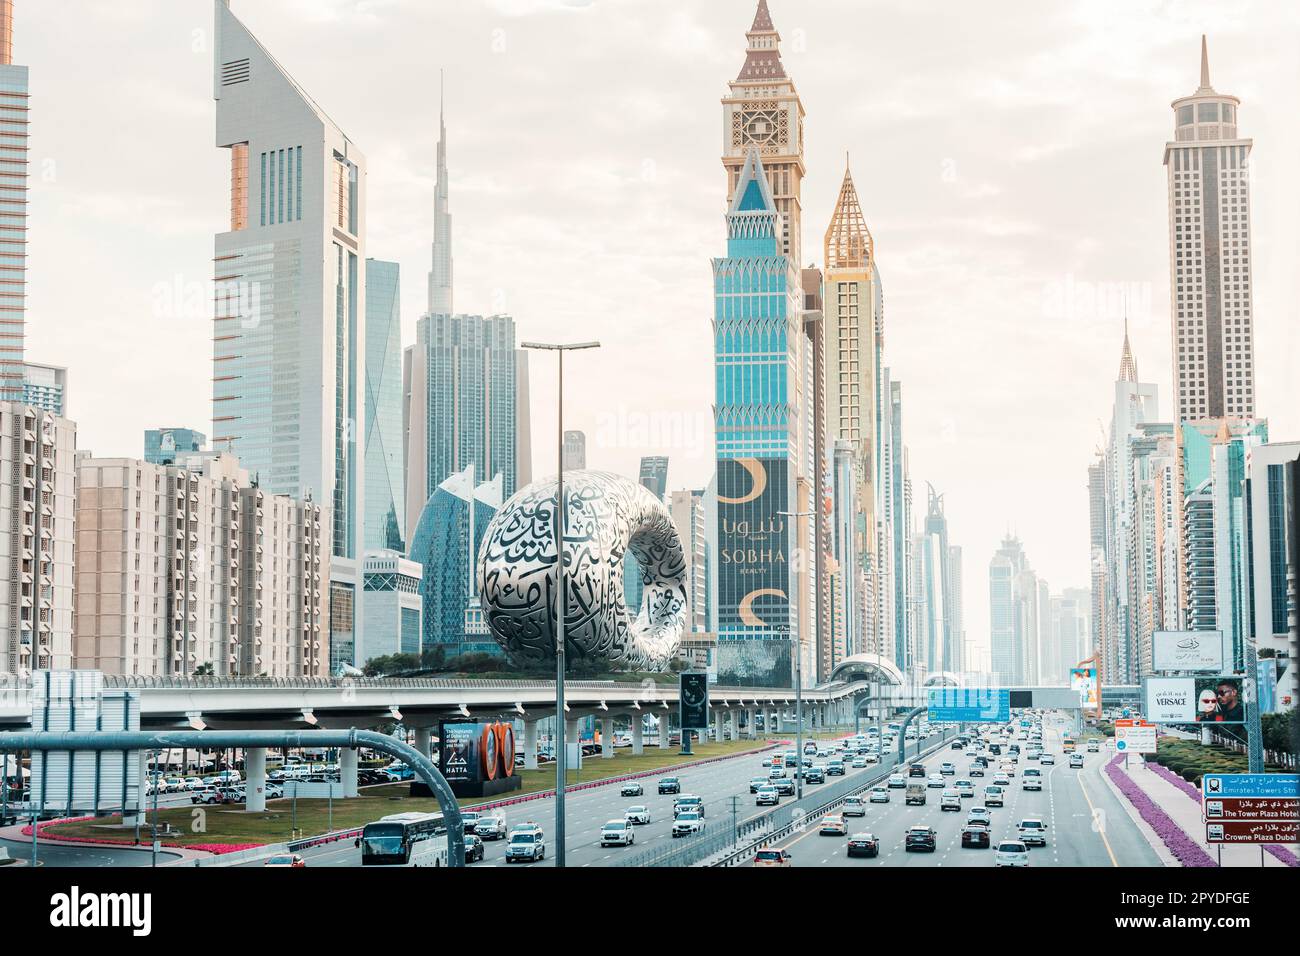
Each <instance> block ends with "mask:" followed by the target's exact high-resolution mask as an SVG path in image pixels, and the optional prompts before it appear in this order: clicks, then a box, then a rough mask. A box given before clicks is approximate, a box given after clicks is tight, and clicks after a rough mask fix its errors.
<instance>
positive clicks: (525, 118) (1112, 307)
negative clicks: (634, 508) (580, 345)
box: [15, 0, 1300, 644]
mask: <svg viewBox="0 0 1300 956" xmlns="http://www.w3.org/2000/svg"><path fill="white" fill-rule="evenodd" d="M233 6H234V9H235V11H236V13H238V14H239V15H240V16H241V17H242V18H243V19H244V20H245V21H246V22H247V23H248V24H249V26H250V27H251V29H252V30H253V32H254V33H256V34H257V35H258V36H259V38H260V39H261V40H262V41H263V42H264V43H265V44H266V45H267V46H268V48H270V49H271V50H272V51H273V52H274V53H275V55H276V56H277V58H278V59H279V60H280V61H281V63H283V64H284V65H285V66H286V68H288V69H289V70H290V72H292V73H293V74H294V75H295V76H296V77H297V79H298V80H299V81H300V82H301V83H302V84H303V85H304V86H305V87H306V88H307V89H308V90H310V91H312V93H313V95H314V97H315V98H316V99H317V100H318V102H320V103H321V104H322V105H323V106H324V107H325V109H326V110H327V111H328V112H329V113H330V114H331V116H332V117H333V118H334V119H335V120H336V121H337V122H338V123H339V124H340V125H341V126H342V127H343V128H344V130H346V131H347V133H348V134H349V136H350V137H351V138H352V139H353V140H354V141H355V142H356V143H358V144H359V145H360V146H361V148H362V150H363V151H364V152H365V153H366V155H367V156H368V159H369V182H368V187H369V198H370V207H369V229H370V232H369V235H368V237H367V241H368V245H369V254H370V255H372V256H376V257H379V258H389V259H396V260H398V261H400V262H401V264H402V268H403V280H404V289H403V309H404V323H405V325H406V329H407V337H408V339H409V338H410V337H412V336H413V328H414V322H415V318H416V316H417V315H418V313H419V311H420V309H421V308H422V306H423V304H424V291H423V289H424V281H425V272H426V270H427V261H428V241H429V237H430V235H431V232H432V197H433V190H434V175H433V157H434V146H435V141H436V137H437V94H438V70H439V68H440V67H441V68H445V69H446V71H447V102H448V110H449V123H450V133H451V140H450V163H451V174H452V186H451V189H452V192H451V197H452V198H451V201H452V208H453V212H454V215H455V229H456V249H455V255H456V267H457V285H456V296H457V306H458V308H459V309H461V310H463V311H480V312H485V313H486V312H497V311H509V312H511V313H513V314H514V316H515V317H516V319H517V322H518V328H519V332H520V335H521V337H522V338H535V339H542V340H579V339H589V338H599V339H600V340H601V341H602V342H603V343H604V348H603V350H602V351H601V352H599V353H589V354H588V355H586V356H583V357H580V358H575V359H574V360H573V364H572V365H571V376H569V377H568V382H567V384H568V389H569V392H568V394H569V395H570V401H569V404H568V416H567V417H568V423H569V424H570V425H571V427H577V428H582V429H584V430H585V431H586V432H587V434H588V436H589V444H590V452H589V456H588V463H589V465H591V466H593V467H607V468H611V469H614V470H618V471H621V472H624V473H626V474H632V475H634V474H635V473H636V467H637V460H638V458H639V457H640V456H641V455H642V454H654V453H667V454H669V455H670V456H671V459H672V460H671V471H670V475H669V480H670V484H671V486H673V487H684V486H688V485H692V486H699V485H703V484H704V483H705V482H706V480H707V478H708V476H709V473H710V471H711V459H712V435H711V430H710V425H709V421H710V417H709V416H710V403H711V401H712V397H713V396H712V391H713V385H712V381H713V380H712V350H711V340H710V332H709V318H710V313H711V303H710V268H709V257H710V256H713V255H716V254H718V253H719V252H720V251H721V250H722V248H723V231H722V225H723V224H722V218H721V213H722V202H723V189H724V179H723V172H722V168H721V165H720V162H719V155H720V151H721V108H720V106H719V103H718V100H719V98H720V97H721V95H722V94H723V92H724V90H725V83H726V81H727V80H728V79H730V78H732V77H733V76H734V75H735V74H736V72H737V70H738V69H739V67H740V64H741V62H742V61H743V48H744V36H743V33H744V30H745V29H746V28H747V27H748V25H749V23H750V20H751V18H752V15H753V9H754V3H753V0H707V2H706V0H256V2H254V0H233ZM17 7H18V9H17V22H16V43H15V51H16V56H15V59H16V61H17V62H20V63H25V64H28V65H29V66H30V67H31V73H32V79H31V82H32V92H33V98H32V106H33V114H32V123H33V125H32V132H33V139H32V147H33V153H32V156H33V165H32V174H33V184H32V185H33V188H32V196H31V201H32V205H31V213H32V221H31V245H30V250H29V252H30V257H31V258H30V263H31V284H30V290H29V291H30V297H29V304H30V309H31V314H30V324H29V332H28V335H29V339H28V346H29V354H30V356H31V357H32V358H33V359H36V360H43V361H50V362H54V363H57V364H64V365H67V366H69V367H70V369H71V376H72V391H71V396H70V398H71V414H72V417H73V418H75V419H76V420H77V421H78V423H79V428H80V438H79V444H80V445H81V446H82V447H83V448H89V449H92V450H93V451H95V452H96V453H99V454H140V453H141V431H142V430H143V429H144V428H145V427H148V426H151V425H158V424H168V425H192V426H195V427H199V428H203V429H205V430H207V426H208V424H209V418H210V414H211V412H210V404H209V397H210V393H209V386H208V380H209V377H210V371H209V369H210V355H211V345H210V341H209V337H210V331H209V329H210V326H209V322H208V319H207V316H208V305H207V301H208V292H207V289H206V288H205V287H204V283H205V282H206V281H207V279H208V277H209V275H210V260H211V256H212V234H213V233H214V232H215V231H217V230H218V229H220V228H223V223H224V222H225V221H226V218H227V215H228V212H227V211H228V192H227V189H228V186H227V177H228V169H227V167H226V157H225V154H224V153H223V152H221V151H218V150H217V149H215V148H214V147H213V104H212V99H211V76H212V66H211V24H212V4H211V3H210V2H208V0H125V2H119V3H101V2H99V0H40V2H36V0H20V2H19V3H18V5H17ZM771 9H772V15H773V17H774V19H775V22H776V25H777V28H778V29H779V30H780V31H781V32H782V34H783V36H784V38H785V42H784V58H785V63H786V66H787V69H788V70H789V72H790V73H791V74H792V75H793V77H794V79H795V81H796V84H797V86H798V88H799V90H800V92H801V94H802V96H803V100H804V104H805V107H806V109H807V114H808V116H807V145H808V149H807V163H808V177H807V179H806V181H805V184H804V194H803V201H804V210H805V223H804V225H805V228H804V249H805V256H804V258H805V259H818V260H819V259H820V258H821V256H820V251H821V236H822V233H823V232H824V229H825V223H826V219H827V217H828V216H829V213H830V211H831V207H832V205H833V203H834V199H835V194H836V191H837V189H838V186H839V181H840V177H841V175H842V172H843V163H844V153H845V151H846V150H848V151H850V152H851V153H852V157H853V170H854V174H855V179H856V182H857V185H858V190H859V193H860V195H861V199H862V203H863V207H864V210H865V212H866V215H867V219H868V224H869V226H870V228H871V230H872V233H873V234H874V236H875V241H876V252H877V259H878V262H879V265H880V269H881V272H882V275H883V277H884V280H885V292H886V316H887V333H886V334H887V349H888V360H889V363H890V364H891V365H892V367H893V369H894V374H895V376H896V377H897V378H899V379H901V380H902V381H903V383H904V397H905V402H906V405H905V427H906V430H907V440H908V442H909V444H910V446H911V455H912V458H911V461H912V474H913V477H914V479H915V480H916V482H917V486H918V489H922V488H923V487H924V485H923V483H924V481H927V480H928V481H932V482H933V483H934V484H935V485H936V486H937V487H938V488H939V489H940V490H941V491H943V492H945V493H946V494H947V499H946V501H947V508H948V514H949V518H950V523H951V535H952V539H953V541H954V542H956V543H959V544H961V545H963V546H964V547H965V551H966V575H965V587H966V593H967V596H968V597H967V605H968V608H967V620H966V626H967V630H968V632H969V634H970V636H971V637H972V638H973V639H975V640H976V641H978V642H979V643H981V644H984V643H986V634H987V628H988V612H987V584H986V581H987V577H986V570H985V569H986V566H987V561H988V559H989V557H990V556H991V554H992V552H993V550H994V549H995V548H996V546H997V544H998V541H999V539H1000V537H1001V535H1002V534H1003V533H1004V531H1005V530H1006V529H1007V528H1009V527H1010V528H1014V529H1015V530H1016V531H1017V532H1018V534H1019V535H1020V537H1021V538H1022V539H1023V540H1024V541H1025V545H1026V549H1027V552H1028V555H1029V558H1030V560H1031V562H1032V563H1033V564H1034V566H1035V567H1036V568H1037V569H1038V570H1039V571H1040V573H1042V574H1043V575H1044V576H1045V577H1046V578H1047V579H1048V580H1049V581H1050V583H1051V584H1052V586H1053V588H1054V589H1055V588H1060V587H1063V586H1083V585H1086V584H1087V581H1088V565H1087V556H1088V542H1087V501H1086V493H1085V480H1086V472H1085V469H1086V467H1087V465H1088V463H1089V461H1090V458H1091V455H1092V450H1093V448H1094V446H1095V445H1096V444H1097V442H1098V441H1099V432H1100V426H1099V424H1098V422H1099V420H1100V419H1104V418H1107V417H1108V415H1109V403H1110V392H1111V384H1110V383H1111V381H1112V380H1113V378H1114V376H1115V371H1116V368H1117V366H1118V362H1119V351H1120V339H1121V305H1120V302H1121V297H1122V296H1123V295H1124V294H1125V293H1127V296H1128V299H1129V302H1130V307H1129V308H1130V317H1131V326H1132V337H1133V344H1134V349H1135V351H1136V354H1137V360H1138V365H1139V370H1140V371H1141V373H1142V377H1143V379H1144V380H1148V381H1154V382H1156V383H1158V384H1159V386H1160V388H1161V394H1162V397H1163V396H1165V395H1167V393H1168V389H1169V377H1170V376H1169V366H1170V357H1169V354H1170V348H1169V332H1168V321H1167V316H1168V245H1167V229H1168V227H1167V220H1166V209H1165V178H1164V169H1163V167H1162V165H1161V156H1162V150H1163V147H1164V143H1165V142H1166V140H1167V139H1168V138H1169V137H1170V135H1171V133H1172V115H1171V111H1170V109H1169V102H1170V100H1172V99H1173V98H1175V97H1177V96H1180V95H1185V94H1187V93H1190V92H1191V91H1192V90H1193V89H1194V88H1195V87H1196V85H1197V80H1198V72H1197V71H1198V53H1199V38H1200V34H1201V33H1202V32H1205V33H1208V34H1209V36H1210V61H1211V69H1212V78H1213V81H1214V85H1215V86H1216V87H1217V89H1219V90H1220V91H1221V92H1230V93H1233V94H1236V95H1237V96H1240V97H1241V98H1242V109H1241V130H1242V133H1243V135H1246V136H1251V137H1253V138H1254V140H1255V143H1256V149H1255V153H1254V161H1255V169H1254V174H1253V179H1254V190H1253V193H1254V214H1255V215H1254V220H1255V221H1254V240H1255V243H1254V245H1255V287H1254V292H1255V307H1256V314H1257V316H1258V319H1257V322H1258V325H1257V354H1258V358H1257V366H1258V376H1259V377H1258V396H1259V406H1260V410H1261V413H1262V414H1264V415H1267V416H1268V417H1269V418H1270V420H1271V424H1272V432H1273V435H1274V437H1275V438H1292V439H1294V438H1297V437H1300V387H1298V386H1297V384H1296V380H1295V378H1294V377H1293V376H1294V370H1295V369H1296V367H1297V366H1298V365H1300V331H1297V330H1298V329H1300V324H1298V323H1297V302H1298V301H1300V288H1298V283H1297V279H1296V275H1297V269H1296V263H1297V260H1298V259H1300V248H1297V239H1296V231H1295V229H1294V223H1295V221H1296V217H1297V213H1298V212H1300V192H1298V187H1297V181H1298V177H1296V175H1295V166H1296V157H1297V156H1300V135H1298V134H1297V128H1298V127H1300V124H1297V122H1296V119H1295V117H1296V100H1295V96H1296V91H1297V89H1300V57H1297V55H1296V51H1297V48H1298V45H1297V41H1298V39H1300V25H1298V14H1297V9H1298V8H1297V7H1296V6H1295V5H1291V4H1282V3H1264V2H1250V0H1228V2H1192V0H1170V2H1132V0H1124V2H1110V3H1103V2H1075V3H1064V2H1060V3H1047V4H1045V3H1041V2H1032V0H1025V2H1005V3H998V4H993V5H990V4H954V3H939V2H917V0H906V2H904V0H895V2H893V3H884V2H869V3H868V2H860V0H817V2H799V3H796V2H795V0H771ZM1288 226H1290V228H1288ZM553 396H554V376H553V372H552V371H551V369H550V368H549V367H547V368H545V369H543V368H541V367H535V370H534V399H535V402H534V435H535V438H536V439H537V441H536V442H535V447H536V448H537V449H538V454H537V462H536V466H537V469H538V470H539V471H541V470H545V469H549V468H550V467H552V464H553V453H552V451H551V445H550V437H549V436H550V435H551V434H552V433H553V429H554V423H555V419H554V412H553V408H552V406H553ZM1165 409H1166V410H1167V405H1166V406H1165Z"/></svg>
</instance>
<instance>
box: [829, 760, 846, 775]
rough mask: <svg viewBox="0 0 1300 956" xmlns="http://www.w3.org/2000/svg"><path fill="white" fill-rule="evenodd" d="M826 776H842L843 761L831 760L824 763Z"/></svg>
mask: <svg viewBox="0 0 1300 956" xmlns="http://www.w3.org/2000/svg"><path fill="white" fill-rule="evenodd" d="M826 776H828V777H842V776H844V761H843V760H832V761H830V762H829V763H827V764H826Z"/></svg>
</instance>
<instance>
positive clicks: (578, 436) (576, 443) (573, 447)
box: [563, 430, 587, 471]
mask: <svg viewBox="0 0 1300 956" xmlns="http://www.w3.org/2000/svg"><path fill="white" fill-rule="evenodd" d="M563 461H564V470H565V471H581V470H582V469H584V468H586V467H587V435H586V433H585V432H580V431H577V430H574V431H566V432H565V433H564V459H563Z"/></svg>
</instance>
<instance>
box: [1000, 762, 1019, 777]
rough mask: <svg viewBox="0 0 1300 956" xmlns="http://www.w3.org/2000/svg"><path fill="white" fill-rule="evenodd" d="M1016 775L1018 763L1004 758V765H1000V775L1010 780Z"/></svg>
mask: <svg viewBox="0 0 1300 956" xmlns="http://www.w3.org/2000/svg"><path fill="white" fill-rule="evenodd" d="M1015 775H1016V765H1015V764H1013V763H1011V762H1009V761H1006V760H1004V761H1003V762H1002V766H1000V767H998V776H1000V777H1006V778H1007V779H1008V780H1010V779H1011V778H1012V777H1014V776H1015Z"/></svg>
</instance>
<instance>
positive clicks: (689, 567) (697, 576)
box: [668, 488, 711, 631]
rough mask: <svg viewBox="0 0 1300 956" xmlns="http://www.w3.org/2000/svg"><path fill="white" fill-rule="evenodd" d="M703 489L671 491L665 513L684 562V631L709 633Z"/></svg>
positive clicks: (707, 569)
mask: <svg viewBox="0 0 1300 956" xmlns="http://www.w3.org/2000/svg"><path fill="white" fill-rule="evenodd" d="M704 495H705V492H704V489H702V488H701V489H698V490H681V491H674V492H673V493H672V495H671V497H670V499H669V503H668V509H669V512H670V513H671V514H672V518H673V524H674V525H675V526H676V528H677V534H678V535H679V536H680V537H681V539H682V555H683V557H685V559H686V629H687V630H688V631H707V630H708V629H709V574H710V570H711V569H710V566H709V549H708V525H707V522H706V516H705V507H704Z"/></svg>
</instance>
